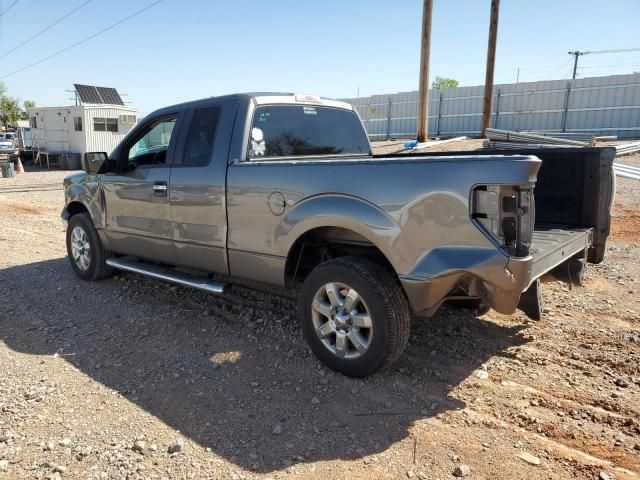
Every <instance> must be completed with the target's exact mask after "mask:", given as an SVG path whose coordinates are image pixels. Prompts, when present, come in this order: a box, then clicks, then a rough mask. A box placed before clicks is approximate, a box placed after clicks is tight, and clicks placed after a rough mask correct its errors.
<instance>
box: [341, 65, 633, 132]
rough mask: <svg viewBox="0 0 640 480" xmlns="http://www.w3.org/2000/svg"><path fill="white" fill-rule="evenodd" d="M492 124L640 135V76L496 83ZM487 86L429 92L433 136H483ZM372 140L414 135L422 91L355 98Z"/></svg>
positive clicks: (530, 128) (537, 128) (550, 129)
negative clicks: (483, 107) (482, 126)
mask: <svg viewBox="0 0 640 480" xmlns="http://www.w3.org/2000/svg"><path fill="white" fill-rule="evenodd" d="M493 93H494V95H493V103H492V105H493V106H492V115H491V126H492V127H494V128H501V129H504V130H524V131H531V130H534V131H547V132H593V133H597V134H603V135H604V134H607V135H618V137H619V138H639V137H640V74H638V73H635V74H630V75H613V76H608V77H593V78H580V79H576V80H551V81H543V82H527V83H512V84H501V85H495V87H494V89H493ZM483 95H484V86H482V85H479V86H475V87H459V88H447V89H443V90H434V89H432V90H430V91H429V135H430V136H440V135H442V136H455V135H469V136H474V135H479V134H480V121H481V116H482V98H483ZM345 101H347V102H349V103H351V104H353V105H354V106H355V107H356V108H357V110H358V113H359V114H360V117H361V118H362V120H363V121H364V124H365V127H366V128H367V131H368V132H369V136H370V137H371V139H372V140H380V139H385V138H415V136H416V130H417V127H416V122H417V118H416V117H417V111H418V92H417V91H414V92H401V93H395V94H390V95H373V96H371V97H363V98H357V99H355V98H351V99H345Z"/></svg>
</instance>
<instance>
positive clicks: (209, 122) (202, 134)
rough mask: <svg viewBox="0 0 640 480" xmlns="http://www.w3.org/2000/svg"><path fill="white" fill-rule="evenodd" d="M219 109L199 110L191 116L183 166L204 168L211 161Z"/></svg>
mask: <svg viewBox="0 0 640 480" xmlns="http://www.w3.org/2000/svg"><path fill="white" fill-rule="evenodd" d="M219 116H220V107H209V108H199V109H198V110H196V111H195V114H194V115H193V121H192V122H191V127H190V128H189V133H188V136H187V141H186V144H185V147H184V158H183V160H182V164H183V165H187V166H190V167H204V166H205V165H208V164H209V161H210V160H211V153H212V151H213V141H214V139H215V136H216V127H217V126H218V117H219Z"/></svg>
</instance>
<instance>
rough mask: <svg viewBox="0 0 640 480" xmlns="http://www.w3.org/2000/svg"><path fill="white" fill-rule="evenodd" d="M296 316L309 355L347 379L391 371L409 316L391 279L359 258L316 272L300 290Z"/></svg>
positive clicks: (404, 338)
mask: <svg viewBox="0 0 640 480" xmlns="http://www.w3.org/2000/svg"><path fill="white" fill-rule="evenodd" d="M298 316H299V318H300V322H301V326H302V332H303V334H304V337H305V340H306V341H307V343H308V344H309V346H310V347H311V350H312V351H313V352H314V353H315V355H316V356H317V357H318V358H319V359H320V360H321V361H322V362H323V363H324V364H325V365H326V366H327V367H329V368H331V369H333V370H336V371H337V372H340V373H343V374H344V375H347V376H349V377H366V376H368V375H371V374H373V373H374V372H376V371H378V370H379V369H381V368H384V367H387V366H389V365H391V364H392V363H393V362H394V361H395V360H396V359H397V358H398V357H399V356H400V354H401V353H402V351H403V350H404V348H405V347H406V345H407V341H408V339H409V329H410V321H411V312H410V309H409V305H408V302H407V298H406V296H405V294H404V292H403V290H402V288H401V287H400V285H399V284H398V282H397V280H396V278H395V276H394V275H393V274H392V273H390V272H389V271H388V270H387V269H385V268H384V267H382V266H381V265H379V264H377V263H374V262H372V261H371V260H368V259H365V258H361V257H342V258H338V259H335V260H330V261H328V262H326V263H323V264H321V265H319V266H318V267H316V268H315V269H314V270H313V271H312V272H311V273H310V274H309V276H308V277H307V278H306V280H305V282H304V285H303V287H302V292H301V295H300V299H299V304H298Z"/></svg>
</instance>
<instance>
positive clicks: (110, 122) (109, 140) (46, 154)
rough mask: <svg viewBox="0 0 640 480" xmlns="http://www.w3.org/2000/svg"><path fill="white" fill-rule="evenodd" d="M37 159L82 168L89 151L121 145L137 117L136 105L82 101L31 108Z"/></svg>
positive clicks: (66, 166)
mask: <svg viewBox="0 0 640 480" xmlns="http://www.w3.org/2000/svg"><path fill="white" fill-rule="evenodd" d="M27 112H28V113H29V123H30V126H31V135H32V149H33V154H34V159H35V162H36V163H38V164H40V165H43V164H46V165H47V167H48V166H49V165H50V163H54V162H58V166H60V167H62V168H80V159H81V158H82V156H83V155H84V154H85V153H86V152H107V153H111V151H112V150H113V149H114V148H115V147H116V145H118V143H119V142H120V141H121V140H122V139H123V138H124V136H125V135H126V134H127V132H129V130H131V128H132V127H133V126H134V125H135V123H136V121H137V111H136V109H135V108H134V107H127V106H124V105H108V104H82V105H72V106H66V107H32V108H29V109H27Z"/></svg>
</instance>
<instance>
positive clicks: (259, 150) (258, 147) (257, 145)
mask: <svg viewBox="0 0 640 480" xmlns="http://www.w3.org/2000/svg"><path fill="white" fill-rule="evenodd" d="M266 148H267V146H266V144H265V143H264V140H261V141H259V142H256V141H255V140H251V150H252V151H253V155H252V156H254V157H259V156H261V155H264V152H265V150H266Z"/></svg>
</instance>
